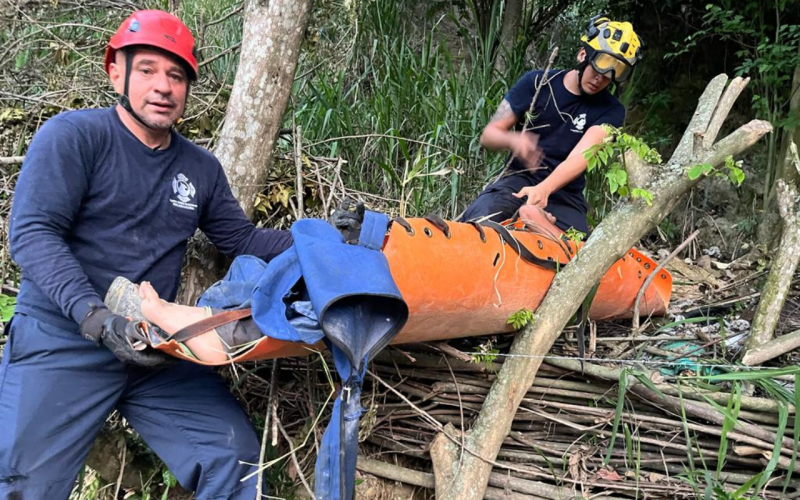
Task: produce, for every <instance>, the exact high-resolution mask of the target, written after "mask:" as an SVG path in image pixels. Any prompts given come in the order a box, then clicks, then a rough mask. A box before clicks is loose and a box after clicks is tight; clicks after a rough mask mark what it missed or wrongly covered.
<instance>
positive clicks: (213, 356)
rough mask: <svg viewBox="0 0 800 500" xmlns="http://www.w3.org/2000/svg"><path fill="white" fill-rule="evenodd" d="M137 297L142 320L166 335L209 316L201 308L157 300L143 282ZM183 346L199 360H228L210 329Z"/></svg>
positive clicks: (152, 291) (217, 337)
mask: <svg viewBox="0 0 800 500" xmlns="http://www.w3.org/2000/svg"><path fill="white" fill-rule="evenodd" d="M139 296H140V297H141V298H142V314H143V315H144V317H145V319H147V321H149V322H151V323H153V324H154V325H156V326H158V327H159V328H161V329H162V330H164V331H165V332H167V333H169V334H173V333H175V332H177V331H178V330H181V329H182V328H184V327H187V326H189V325H191V324H194V323H197V322H198V321H200V320H203V319H205V318H207V317H209V316H211V310H210V309H208V308H205V307H192V306H182V305H179V304H173V303H170V302H167V301H165V300H161V299H160V298H159V296H158V292H156V290H155V289H154V288H153V287H152V286H151V285H150V283H149V282H147V281H145V282H142V284H141V285H139ZM185 344H186V347H188V348H189V350H190V351H192V354H194V355H195V357H197V359H199V360H201V361H209V362H220V361H227V360H228V359H229V356H228V355H227V350H226V349H225V345H224V344H223V343H222V341H221V340H220V337H219V335H217V333H216V332H215V331H214V330H211V331H209V332H206V333H203V334H200V335H198V336H197V337H194V338H192V339H189V340H187V341H186V342H185Z"/></svg>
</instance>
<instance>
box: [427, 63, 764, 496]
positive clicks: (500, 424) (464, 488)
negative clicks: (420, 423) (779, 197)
mask: <svg viewBox="0 0 800 500" xmlns="http://www.w3.org/2000/svg"><path fill="white" fill-rule="evenodd" d="M727 80H728V79H727V77H726V76H725V75H720V76H718V77H717V78H715V79H714V80H712V82H711V83H710V84H709V86H708V88H707V89H706V91H705V92H704V93H703V96H702V97H701V98H700V102H699V104H698V107H697V111H696V112H695V115H694V117H693V119H692V122H691V124H690V126H689V129H688V130H687V132H686V133H685V134H684V138H683V139H682V140H681V144H680V145H679V147H678V149H677V150H676V153H675V155H673V157H672V159H671V160H670V162H669V163H668V165H667V166H665V167H664V168H663V174H662V175H661V177H660V178H659V179H657V180H656V181H655V182H653V183H652V184H651V193H652V194H653V200H652V203H651V204H649V205H648V204H646V203H645V202H644V201H643V200H641V199H639V200H635V201H633V200H625V201H622V202H621V203H620V204H619V205H618V207H617V208H615V209H614V210H613V211H612V212H611V213H610V214H609V215H608V216H607V217H606V218H605V220H604V221H603V222H601V223H600V224H599V225H598V227H597V228H596V229H595V231H594V232H593V233H592V235H591V236H590V238H589V240H588V241H587V242H586V244H585V245H584V247H583V248H582V250H581V258H580V259H577V260H576V261H573V262H571V263H570V264H569V265H568V266H566V268H565V269H564V270H562V271H561V272H560V273H558V274H557V275H556V277H555V279H554V280H553V284H552V286H551V288H550V290H549V292H548V293H547V295H546V296H545V298H544V300H543V302H542V304H541V305H540V306H539V308H538V309H537V311H536V313H535V315H534V321H533V322H532V323H531V324H530V325H528V326H526V327H525V328H524V329H523V330H522V331H521V332H520V333H518V334H517V336H516V338H515V340H514V344H513V345H512V348H511V354H512V355H513V357H512V358H511V359H509V360H507V361H506V362H505V363H504V364H503V368H502V369H501V370H500V373H499V374H498V377H497V381H496V382H495V384H494V386H493V387H492V389H491V391H490V392H489V394H488V395H487V397H486V401H485V403H484V405H483V408H482V409H481V412H480V414H479V415H478V418H477V419H476V421H475V423H474V425H473V427H472V429H471V430H470V431H469V432H468V433H467V436H466V440H465V447H466V448H467V449H469V450H470V453H469V454H464V455H463V456H462V457H461V460H460V461H459V462H458V463H457V465H453V464H456V462H457V461H458V457H457V456H456V454H455V453H452V452H449V453H444V454H443V455H442V456H440V457H439V459H438V460H449V461H450V463H449V464H448V465H445V464H444V463H440V464H439V465H438V467H439V468H442V469H444V468H447V467H448V466H449V467H451V468H453V469H454V470H453V480H452V485H451V486H449V487H448V488H447V490H446V491H445V492H444V494H443V496H442V498H441V500H479V499H480V498H481V497H482V492H483V489H484V488H485V487H486V485H487V484H488V481H489V475H490V472H491V461H493V460H494V459H495V457H497V454H498V451H499V449H500V446H501V445H502V443H503V440H504V438H505V437H506V436H507V435H508V432H509V430H510V428H511V422H512V421H513V418H514V415H515V413H516V409H517V408H518V407H519V405H520V402H521V401H522V398H523V397H524V395H525V394H526V392H527V389H528V388H529V387H530V386H531V383H532V382H533V379H534V377H535V376H536V372H537V371H538V369H539V366H540V365H541V363H542V356H544V355H545V354H546V353H547V352H548V351H549V350H550V348H551V346H552V345H553V343H554V342H555V340H556V338H557V337H558V336H559V335H560V333H561V330H562V329H563V328H564V326H565V325H566V324H567V322H568V321H569V319H570V318H571V317H572V316H573V314H574V313H575V310H576V309H577V306H578V304H580V303H582V302H583V299H584V297H586V295H587V294H588V293H589V290H590V289H591V288H592V286H593V285H594V284H595V283H596V282H597V281H599V279H600V278H601V277H602V276H603V274H604V273H605V272H606V270H607V269H608V268H609V267H610V266H611V265H612V264H613V262H614V261H615V260H617V259H618V258H619V257H621V256H622V255H623V254H624V253H625V252H627V251H628V249H629V248H630V247H631V246H632V245H633V244H634V243H635V242H636V241H637V240H638V239H639V238H641V237H642V236H643V235H644V234H645V233H646V232H647V231H648V230H650V229H651V228H652V227H654V226H655V225H656V224H657V223H658V222H659V221H661V220H662V219H663V218H664V217H665V216H666V215H667V214H668V213H669V212H670V211H671V210H672V209H673V208H674V206H675V204H676V203H677V202H678V200H679V199H680V198H681V196H682V195H683V194H684V193H686V192H688V191H689V190H690V189H691V188H692V187H694V186H695V185H696V184H697V183H698V182H699V181H700V179H695V180H691V179H689V177H688V176H687V175H686V171H687V169H688V168H690V167H691V166H693V165H694V164H697V163H709V164H711V165H712V166H717V165H720V164H722V163H723V162H724V161H725V159H726V158H727V157H728V156H731V155H736V154H738V153H741V152H742V151H744V150H745V149H747V148H748V147H750V146H751V145H753V144H754V143H755V142H756V141H758V140H759V139H760V138H761V137H762V136H763V135H764V134H766V133H768V132H769V131H771V130H772V126H771V125H770V124H769V123H767V122H764V121H758V120H755V121H752V122H750V123H748V124H746V125H744V126H742V127H740V128H739V129H738V130H736V131H735V132H734V133H732V134H731V135H729V136H728V137H726V138H725V139H723V140H721V141H719V142H718V143H716V144H715V145H714V146H712V147H711V148H703V147H699V148H698V146H699V145H700V144H699V143H700V141H697V137H696V136H699V137H700V138H701V139H704V140H705V139H708V136H707V135H706V134H708V135H711V134H712V133H713V130H710V129H709V124H711V123H712V122H713V121H714V114H715V110H716V109H717V107H718V104H719V103H720V102H721V98H720V97H721V96H722V95H723V91H725V84H726V82H727ZM734 82H735V85H734V84H732V85H731V86H730V87H729V88H728V90H727V91H725V96H724V99H722V101H723V102H725V101H726V100H727V99H731V98H733V97H731V96H733V95H734V94H735V95H738V93H739V92H741V89H742V87H743V85H744V84H743V83H741V82H742V80H741V79H738V78H737V79H735V80H734ZM745 83H746V82H745ZM720 112H721V113H725V114H727V109H724V106H722V107H720ZM723 119H724V117H723ZM704 135H706V136H705V137H704ZM713 139H714V138H713V137H712V138H711V139H710V140H711V141H712V142H713ZM434 467H435V468H436V467H437V464H436V463H435V462H434ZM438 489H439V488H437V490H438Z"/></svg>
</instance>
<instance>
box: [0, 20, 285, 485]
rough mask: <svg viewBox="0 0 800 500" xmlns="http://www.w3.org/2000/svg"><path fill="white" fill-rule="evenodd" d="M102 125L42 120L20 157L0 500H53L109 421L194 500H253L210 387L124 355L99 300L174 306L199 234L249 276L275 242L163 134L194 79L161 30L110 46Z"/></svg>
mask: <svg viewBox="0 0 800 500" xmlns="http://www.w3.org/2000/svg"><path fill="white" fill-rule="evenodd" d="M105 68H106V71H107V72H108V75H109V77H110V79H111V83H112V85H113V86H114V90H115V91H116V92H117V93H118V94H119V102H118V103H117V104H116V105H114V106H112V107H110V108H107V109H92V110H80V111H71V112H67V113H62V114H60V115H58V116H55V117H53V118H51V119H50V120H48V121H47V122H46V123H45V124H44V125H43V126H42V128H41V129H40V130H39V131H38V132H37V134H36V136H35V137H34V139H33V142H32V143H31V145H30V148H29V149H28V152H27V155H26V157H25V163H24V164H23V166H22V171H21V174H20V177H19V181H18V183H17V187H16V193H15V197H14V205H13V208H12V215H11V222H10V241H11V254H12V256H13V258H14V259H15V260H16V262H17V263H18V264H19V265H20V267H21V268H22V283H21V286H20V293H19V296H18V299H17V304H18V305H17V310H16V314H15V315H14V318H13V319H12V321H11V322H10V323H9V324H7V325H6V328H7V334H8V335H9V343H8V345H7V346H6V349H5V353H4V356H3V361H2V366H0V429H2V430H0V498H3V499H6V498H9V499H19V500H22V499H24V500H33V499H47V500H59V499H63V500H66V499H67V498H68V497H69V494H70V490H71V489H72V485H73V483H74V481H75V477H76V475H77V474H78V471H79V470H80V468H81V466H82V464H83V462H84V460H85V459H86V456H87V454H88V452H89V449H90V448H91V445H92V443H93V441H94V439H95V437H96V436H97V434H98V432H99V431H100V429H101V428H102V426H103V424H104V422H105V420H106V418H107V417H108V415H109V414H110V413H111V412H112V411H113V410H114V409H118V410H119V411H120V413H121V414H122V415H123V416H124V417H125V419H126V420H127V421H128V422H129V423H130V424H131V426H133V428H134V429H136V430H137V431H138V432H139V434H140V435H141V436H142V437H143V438H144V440H145V441H146V442H147V443H148V445H150V446H151V447H152V448H153V450H154V451H155V452H156V453H157V454H158V455H159V456H160V457H161V458H162V459H163V460H164V462H165V463H166V464H167V466H168V467H169V469H170V470H171V471H172V472H173V473H174V474H175V476H176V477H177V478H178V480H179V481H180V483H181V485H183V486H184V487H185V488H187V489H191V490H194V491H196V498H198V499H201V500H202V499H253V498H254V497H255V481H256V477H255V475H253V477H252V478H250V479H249V480H247V481H241V479H243V478H244V477H246V476H248V475H249V474H250V473H252V472H253V471H254V469H255V467H254V466H253V465H252V464H255V463H257V462H258V455H259V446H258V441H257V437H256V434H255V431H254V429H253V427H252V425H251V423H250V422H249V419H248V418H247V416H246V415H245V413H244V412H243V411H242V409H241V408H240V407H239V405H238V404H237V402H236V401H235V399H234V398H233V396H232V395H231V394H230V392H228V390H227V386H226V384H225V383H224V382H223V380H222V379H221V378H220V377H219V376H217V375H216V374H215V373H214V372H212V371H211V370H209V369H206V368H205V367H202V366H199V365H196V364H193V363H186V362H172V363H165V358H163V357H162V356H161V355H160V354H153V353H151V352H148V351H136V350H134V349H133V348H132V347H131V344H130V343H129V342H128V339H127V335H126V332H127V331H129V329H130V327H131V325H130V323H129V321H128V320H127V319H126V318H123V317H121V316H118V315H115V314H113V313H111V312H110V311H109V310H108V309H107V308H106V306H105V305H104V304H103V300H102V299H101V297H103V296H104V295H105V293H106V291H107V290H108V287H109V285H110V284H111V282H112V280H113V279H114V278H115V277H116V276H124V277H126V278H128V279H129V280H131V281H133V282H142V281H149V282H150V283H151V284H152V285H153V286H154V287H155V289H156V290H157V291H158V293H159V294H160V295H161V296H162V297H165V298H167V299H169V300H173V299H174V298H175V295H176V292H177V288H178V284H179V281H180V269H181V264H182V260H183V254H184V251H185V249H186V245H187V240H188V239H189V238H190V237H191V236H192V235H193V234H194V233H195V231H196V230H197V229H198V228H199V229H201V230H202V231H203V232H205V234H206V235H207V236H208V237H209V239H210V240H211V241H212V242H214V243H215V244H216V246H217V247H218V248H219V249H220V250H221V251H222V252H223V253H225V254H227V255H229V256H232V257H233V256H237V255H243V254H250V255H256V256H258V257H261V258H262V259H265V260H270V259H271V258H273V257H275V256H276V255H278V254H279V253H280V252H282V251H283V250H284V249H286V248H287V247H288V246H289V245H290V244H291V238H290V236H289V234H288V233H286V232H283V231H275V230H270V229H256V228H255V227H254V226H253V224H252V223H251V222H250V220H249V219H248V218H247V217H246V216H245V214H244V212H243V211H242V209H241V208H240V206H239V204H238V202H237V201H236V199H235V198H234V196H233V195H232V193H231V189H230V187H229V185H228V181H227V179H226V177H225V174H224V172H223V170H222V168H221V166H220V164H219V162H218V161H217V160H216V159H215V158H214V156H213V155H212V154H211V153H209V152H208V151H206V150H204V149H202V148H200V147H198V146H196V145H194V144H193V143H192V142H190V141H188V140H187V139H185V138H184V137H182V136H181V135H180V134H178V133H177V132H176V131H175V130H174V128H173V125H174V124H175V122H176V121H177V120H178V119H179V118H180V116H181V115H182V113H183V110H184V106H185V104H186V98H187V95H188V92H189V87H190V83H191V82H192V81H194V80H195V79H196V77H197V68H198V66H197V60H196V58H195V55H194V38H193V37H192V34H191V33H190V32H189V29H188V28H187V27H186V26H185V25H184V24H183V23H182V22H181V21H180V20H178V19H177V18H176V17H174V16H172V15H170V14H167V13H165V12H161V11H140V12H136V13H134V14H133V15H131V16H130V17H129V18H128V19H126V20H125V21H124V22H123V23H122V25H121V26H120V28H119V30H118V31H117V32H116V34H115V35H114V36H113V37H112V39H111V41H110V43H109V46H108V50H107V53H106V61H105Z"/></svg>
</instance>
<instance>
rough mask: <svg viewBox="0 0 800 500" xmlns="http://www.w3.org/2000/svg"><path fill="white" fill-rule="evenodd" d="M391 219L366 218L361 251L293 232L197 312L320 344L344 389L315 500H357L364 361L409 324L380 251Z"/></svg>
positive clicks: (316, 224) (302, 227)
mask: <svg viewBox="0 0 800 500" xmlns="http://www.w3.org/2000/svg"><path fill="white" fill-rule="evenodd" d="M388 224H389V219H388V218H387V217H386V216H385V215H383V214H378V213H375V212H366V213H365V215H364V223H363V226H362V230H361V235H360V240H359V244H358V245H349V244H347V243H345V242H344V239H343V238H342V235H341V234H340V233H339V231H337V230H336V229H335V228H333V227H332V226H331V225H329V224H328V223H327V222H325V221H323V220H318V219H304V220H300V221H298V222H296V223H295V224H294V225H293V226H292V237H293V238H294V245H293V246H292V247H291V248H289V249H288V250H287V251H286V252H284V253H282V254H281V255H279V256H278V257H277V258H275V259H274V260H272V261H271V262H270V263H269V264H265V263H264V262H263V261H261V260H259V259H257V258H255V257H239V258H237V259H236V260H234V262H233V264H232V265H231V268H230V270H229V271H228V274H227V275H226V276H225V278H224V279H223V280H222V281H220V282H218V283H217V284H215V285H214V286H212V287H211V288H209V289H208V290H207V291H206V292H205V293H204V294H203V296H202V297H201V298H200V300H199V301H198V305H202V306H210V307H214V308H219V309H238V308H241V307H248V306H249V307H252V309H253V319H254V320H255V322H256V324H257V325H258V327H259V329H260V330H261V331H262V332H264V333H265V334H267V335H269V336H270V337H273V338H278V339H282V340H288V341H294V342H304V343H309V344H313V343H315V342H318V341H319V340H324V342H325V344H326V345H327V346H328V348H329V349H330V351H331V353H332V354H333V359H334V364H335V365H336V371H337V372H338V373H339V376H340V377H341V381H342V389H341V391H340V393H339V395H338V396H337V398H336V401H335V403H334V408H333V413H332V416H331V421H330V424H329V425H328V428H327V429H326V431H325V434H324V436H323V440H322V446H321V447H320V452H319V456H318V457H317V466H316V473H315V495H316V497H317V499H319V500H350V499H352V498H353V496H354V489H355V467H356V456H357V453H358V422H359V418H360V416H361V413H362V411H363V409H362V407H361V402H360V395H361V385H362V381H363V377H364V373H365V372H366V367H367V362H368V361H369V359H370V358H371V357H373V356H374V355H375V354H376V353H377V352H378V351H380V350H381V349H383V348H384V347H385V346H386V345H387V344H388V343H389V342H390V341H391V339H392V338H394V336H395V335H397V333H398V332H399V331H400V329H401V328H402V327H403V325H404V324H405V322H406V320H407V319H408V307H407V306H406V303H405V301H403V298H402V296H401V295H400V291H399V290H398V289H397V286H396V285H395V283H394V280H393V279H392V275H391V272H390V271H389V263H388V262H387V260H386V257H385V256H384V255H383V253H382V252H381V251H380V250H381V248H382V247H383V239H384V236H385V234H386V229H387V226H388Z"/></svg>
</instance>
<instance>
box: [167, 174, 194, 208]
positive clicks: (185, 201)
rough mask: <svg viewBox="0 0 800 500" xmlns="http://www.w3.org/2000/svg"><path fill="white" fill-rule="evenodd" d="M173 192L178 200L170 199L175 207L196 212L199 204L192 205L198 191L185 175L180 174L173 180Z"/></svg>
mask: <svg viewBox="0 0 800 500" xmlns="http://www.w3.org/2000/svg"><path fill="white" fill-rule="evenodd" d="M172 192H173V193H174V194H175V195H176V197H177V198H178V199H177V200H174V199H172V198H170V200H169V201H170V202H171V203H172V205H173V206H175V207H178V208H183V209H186V210H196V209H197V204H195V203H192V200H193V199H194V195H195V193H196V190H195V189H194V185H193V184H192V183H191V182H190V181H189V178H188V177H186V176H185V175H183V174H178V175H177V176H175V177H174V178H173V179H172Z"/></svg>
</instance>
